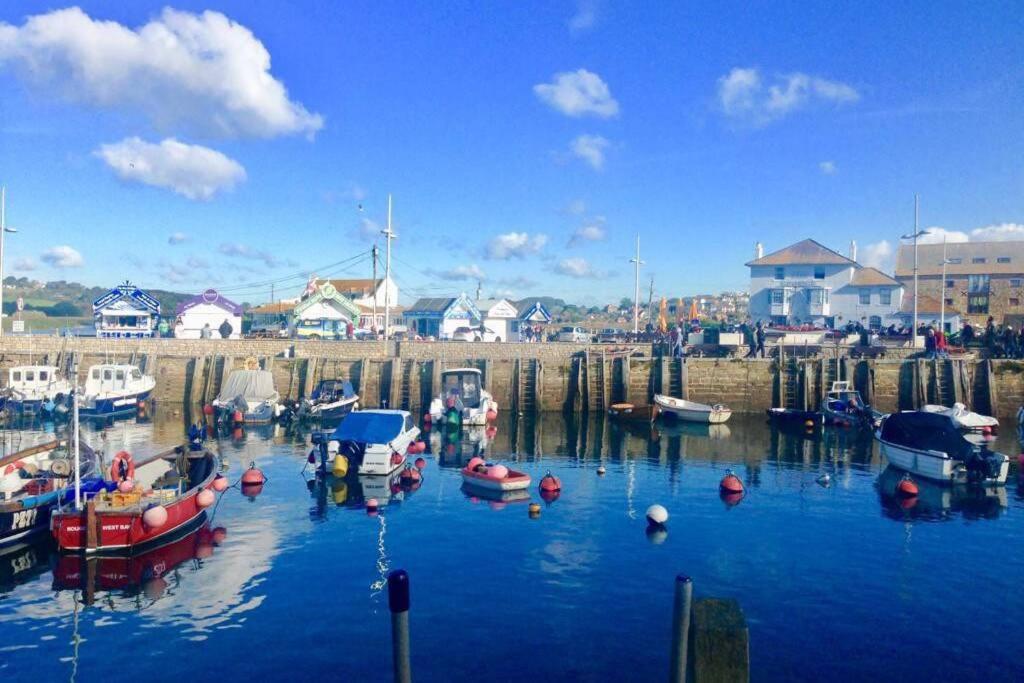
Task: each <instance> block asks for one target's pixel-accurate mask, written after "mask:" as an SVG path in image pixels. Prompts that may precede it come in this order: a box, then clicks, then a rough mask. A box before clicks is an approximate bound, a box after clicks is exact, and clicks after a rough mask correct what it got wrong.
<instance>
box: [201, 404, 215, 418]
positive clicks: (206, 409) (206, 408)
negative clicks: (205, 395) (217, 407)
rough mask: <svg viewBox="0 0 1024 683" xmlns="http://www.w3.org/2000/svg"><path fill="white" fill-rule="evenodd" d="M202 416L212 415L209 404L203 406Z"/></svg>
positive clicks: (211, 408) (211, 407)
mask: <svg viewBox="0 0 1024 683" xmlns="http://www.w3.org/2000/svg"><path fill="white" fill-rule="evenodd" d="M203 415H207V416H209V415H213V406H212V405H210V404H209V403H207V404H206V405H205V406H203Z"/></svg>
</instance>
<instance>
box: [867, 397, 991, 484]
mask: <svg viewBox="0 0 1024 683" xmlns="http://www.w3.org/2000/svg"><path fill="white" fill-rule="evenodd" d="M875 438H876V439H877V440H878V442H879V443H880V444H881V447H882V454H883V455H884V456H885V458H886V459H887V460H888V461H889V463H890V464H891V465H893V466H895V467H898V468H899V469H901V470H905V471H907V472H910V473H911V474H916V475H919V476H921V477H925V478H926V479H932V480H934V481H941V482H946V483H953V484H981V485H986V486H991V485H1000V484H1005V483H1006V477H1007V475H1008V473H1009V470H1010V459H1009V458H1008V457H1007V456H1005V455H1003V454H1002V453H996V452H994V451H990V450H989V449H988V447H987V446H986V445H985V444H977V443H974V442H972V441H970V440H969V439H967V438H965V437H964V435H963V434H962V433H961V432H960V430H959V429H958V428H957V426H956V424H954V422H953V420H952V419H951V418H950V417H949V416H948V415H941V414H938V413H929V412H925V411H904V412H901V413H893V414H892V415H887V416H885V417H884V418H883V419H882V424H881V427H880V428H879V429H878V431H877V432H876V433H875Z"/></svg>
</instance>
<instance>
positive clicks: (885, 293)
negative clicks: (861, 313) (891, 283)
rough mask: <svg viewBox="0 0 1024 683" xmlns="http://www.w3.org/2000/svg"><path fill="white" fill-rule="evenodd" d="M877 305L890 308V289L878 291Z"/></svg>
mask: <svg viewBox="0 0 1024 683" xmlns="http://www.w3.org/2000/svg"><path fill="white" fill-rule="evenodd" d="M878 303H880V304H882V305H883V306H891V305H892V290H891V289H883V290H882V291H880V292H879V293H878Z"/></svg>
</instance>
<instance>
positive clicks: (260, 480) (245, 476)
mask: <svg viewBox="0 0 1024 683" xmlns="http://www.w3.org/2000/svg"><path fill="white" fill-rule="evenodd" d="M266 481H267V478H266V477H264V476H263V470H260V469H258V468H257V467H256V463H255V462H250V463H249V469H247V470H246V471H245V472H243V473H242V486H256V485H259V484H265V483H266Z"/></svg>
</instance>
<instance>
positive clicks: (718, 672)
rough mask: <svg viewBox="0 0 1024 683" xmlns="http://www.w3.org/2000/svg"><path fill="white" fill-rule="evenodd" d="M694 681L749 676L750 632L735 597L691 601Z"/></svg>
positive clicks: (740, 680) (739, 681)
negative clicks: (732, 598)
mask: <svg viewBox="0 0 1024 683" xmlns="http://www.w3.org/2000/svg"><path fill="white" fill-rule="evenodd" d="M692 628H693V680H694V681H695V683H704V682H705V681H714V682H715V683H733V682H735V683H746V681H749V680H750V642H749V641H750V635H749V632H748V630H747V621H746V619H745V618H744V616H743V610H741V609H740V605H739V603H738V602H736V601H735V600H725V599H720V598H705V599H703V600H698V601H697V602H696V603H695V604H694V605H693V623H692Z"/></svg>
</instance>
